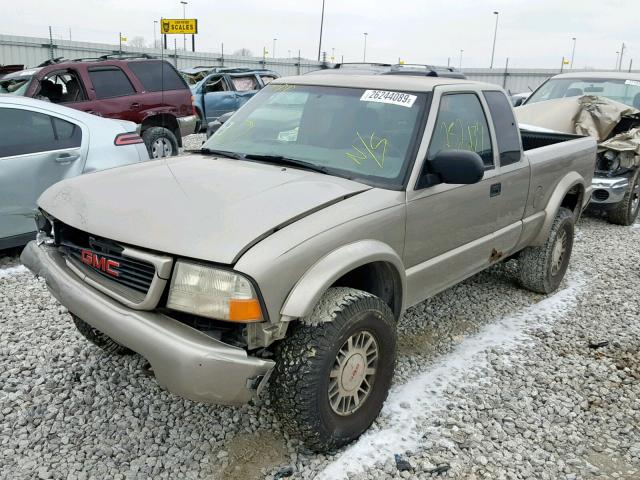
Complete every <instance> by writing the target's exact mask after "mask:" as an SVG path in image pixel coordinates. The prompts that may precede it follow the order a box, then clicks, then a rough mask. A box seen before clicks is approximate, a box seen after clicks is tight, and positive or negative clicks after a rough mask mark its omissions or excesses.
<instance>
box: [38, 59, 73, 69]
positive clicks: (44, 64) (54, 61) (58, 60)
mask: <svg viewBox="0 0 640 480" xmlns="http://www.w3.org/2000/svg"><path fill="white" fill-rule="evenodd" d="M68 61H69V60H67V59H66V58H64V57H56V58H49V59H47V60H45V61H44V62H42V63H41V64H40V65H38V67H46V66H47V65H53V64H54V63H62V62H68Z"/></svg>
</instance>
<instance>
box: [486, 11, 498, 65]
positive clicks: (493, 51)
mask: <svg viewBox="0 0 640 480" xmlns="http://www.w3.org/2000/svg"><path fill="white" fill-rule="evenodd" d="M493 14H494V15H495V16H496V28H495V30H494V31H493V49H492V50H491V65H490V66H489V68H493V57H494V55H495V53H496V37H497V36H498V17H499V16H500V14H499V13H498V12H493Z"/></svg>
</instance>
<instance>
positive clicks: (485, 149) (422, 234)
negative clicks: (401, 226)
mask: <svg viewBox="0 0 640 480" xmlns="http://www.w3.org/2000/svg"><path fill="white" fill-rule="evenodd" d="M466 88H467V90H466V91H465V90H464V89H461V87H448V88H447V91H446V92H444V93H441V92H438V89H436V91H435V92H434V102H433V105H432V109H431V110H432V111H431V113H430V115H429V117H430V120H429V121H428V123H427V127H426V129H425V132H432V134H431V137H430V139H429V146H428V149H427V151H426V157H427V158H432V157H433V156H434V155H435V154H437V153H438V152H439V151H444V150H451V149H463V150H471V151H474V152H476V153H478V154H479V155H480V157H481V158H482V159H483V161H484V164H485V173H484V177H483V179H482V180H481V181H480V182H478V183H476V184H472V185H449V184H444V183H440V184H437V185H433V186H427V187H426V188H419V187H417V180H418V179H419V178H420V176H421V175H422V173H423V172H422V165H420V163H421V162H417V163H416V168H418V167H419V168H420V170H418V174H417V175H415V172H414V175H412V181H413V182H414V184H413V185H412V184H410V185H409V186H408V187H407V227H406V237H405V254H404V262H405V265H406V266H407V277H408V278H407V283H408V285H409V292H408V298H407V300H408V304H409V305H412V304H415V303H417V302H419V301H421V300H423V299H425V298H428V297H430V296H432V295H434V294H436V293H438V292H439V291H442V290H444V289H445V288H447V287H449V286H451V285H454V284H455V283H457V282H459V281H460V280H461V279H463V278H465V277H467V276H470V275H472V274H474V273H476V272H478V271H480V270H481V269H483V268H485V267H487V266H488V265H489V264H490V263H491V261H492V248H493V238H494V229H495V225H496V222H497V219H498V213H497V207H498V205H499V204H498V201H499V193H497V188H498V187H496V185H497V184H498V183H499V182H498V181H497V178H496V177H497V173H498V172H497V162H496V160H497V155H496V150H497V149H496V148H495V147H494V145H495V139H494V138H495V137H494V134H493V132H492V130H491V128H490V124H489V121H488V116H487V115H486V114H485V111H486V106H485V103H484V99H483V98H482V97H481V95H480V94H479V92H475V91H469V90H468V86H467V87H466ZM434 109H435V110H434ZM431 118H435V121H432V120H431ZM426 135H428V133H426ZM425 139H426V138H425ZM412 187H414V189H413V190H411V188H412Z"/></svg>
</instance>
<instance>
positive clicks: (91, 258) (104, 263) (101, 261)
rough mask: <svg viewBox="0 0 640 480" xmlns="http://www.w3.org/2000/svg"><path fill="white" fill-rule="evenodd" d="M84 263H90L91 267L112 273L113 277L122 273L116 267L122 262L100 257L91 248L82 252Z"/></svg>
mask: <svg viewBox="0 0 640 480" xmlns="http://www.w3.org/2000/svg"><path fill="white" fill-rule="evenodd" d="M81 259H82V263H84V264H85V265H89V266H90V267H93V268H97V269H98V270H102V271H103V272H104V273H106V274H108V275H111V276H112V277H118V276H120V273H119V272H118V271H117V270H114V268H117V267H119V266H120V262H116V261H115V260H108V259H106V258H104V257H99V256H98V255H96V254H95V253H93V252H92V251H90V250H82V252H81Z"/></svg>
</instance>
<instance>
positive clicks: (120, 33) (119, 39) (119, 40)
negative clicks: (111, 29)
mask: <svg viewBox="0 0 640 480" xmlns="http://www.w3.org/2000/svg"><path fill="white" fill-rule="evenodd" d="M118 42H120V43H119V45H120V49H119V50H120V54H119V56H120V57H122V32H118Z"/></svg>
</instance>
